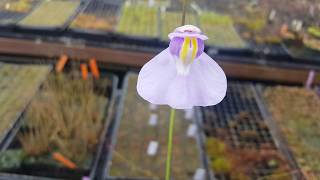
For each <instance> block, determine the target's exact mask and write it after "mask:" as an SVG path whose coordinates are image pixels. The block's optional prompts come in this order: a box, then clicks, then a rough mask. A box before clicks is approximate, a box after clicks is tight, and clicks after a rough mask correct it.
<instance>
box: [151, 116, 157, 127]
mask: <svg viewBox="0 0 320 180" xmlns="http://www.w3.org/2000/svg"><path fill="white" fill-rule="evenodd" d="M157 122H158V115H157V114H151V115H150V117H149V125H150V126H156V125H157Z"/></svg>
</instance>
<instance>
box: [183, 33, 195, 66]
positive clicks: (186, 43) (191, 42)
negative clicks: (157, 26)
mask: <svg viewBox="0 0 320 180" xmlns="http://www.w3.org/2000/svg"><path fill="white" fill-rule="evenodd" d="M190 45H191V47H190ZM190 51H192V52H191V60H194V59H195V57H196V55H197V51H198V42H197V38H190V37H185V38H184V41H183V43H182V47H181V50H180V59H181V60H182V61H183V62H184V63H191V62H192V61H191V62H186V60H187V58H188V53H189V52H190ZM189 58H190V57H189Z"/></svg>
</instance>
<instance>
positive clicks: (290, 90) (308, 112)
mask: <svg viewBox="0 0 320 180" xmlns="http://www.w3.org/2000/svg"><path fill="white" fill-rule="evenodd" d="M264 96H265V98H266V100H267V102H268V105H269V109H270V111H271V113H272V115H273V117H274V119H275V120H276V122H277V123H278V125H279V126H280V128H281V130H282V132H283V133H284V135H285V137H286V139H287V141H288V144H289V147H290V149H291V150H292V152H293V154H294V156H295V158H296V160H297V161H298V164H299V166H300V167H301V168H302V169H303V170H304V171H306V172H308V173H310V174H313V173H314V174H316V173H319V172H320V156H319V152H320V131H319V128H320V121H319V116H320V109H319V106H320V99H319V97H318V95H317V94H316V92H314V91H312V90H306V89H303V88H295V87H284V86H278V87H275V88H268V89H267V90H266V91H265V92H264ZM317 175H319V174H317ZM318 177H319V176H318Z"/></svg>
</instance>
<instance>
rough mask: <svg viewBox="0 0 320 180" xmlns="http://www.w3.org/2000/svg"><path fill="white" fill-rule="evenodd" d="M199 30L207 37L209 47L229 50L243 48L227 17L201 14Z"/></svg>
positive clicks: (243, 45) (231, 22)
mask: <svg viewBox="0 0 320 180" xmlns="http://www.w3.org/2000/svg"><path fill="white" fill-rule="evenodd" d="M199 20H200V28H201V29H202V31H203V32H204V33H205V34H206V35H207V36H208V37H209V39H208V40H207V41H206V42H207V43H208V44H210V45H215V46H219V47H230V48H243V47H245V46H246V45H245V43H244V42H243V41H242V39H241V38H240V37H239V35H238V34H237V32H236V30H235V28H234V26H233V21H232V19H231V18H230V17H229V16H227V15H220V14H217V13H214V12H203V13H202V14H200V15H199Z"/></svg>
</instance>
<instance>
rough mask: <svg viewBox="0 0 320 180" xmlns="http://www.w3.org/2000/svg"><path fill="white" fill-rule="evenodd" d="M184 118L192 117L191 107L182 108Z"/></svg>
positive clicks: (189, 118)
mask: <svg viewBox="0 0 320 180" xmlns="http://www.w3.org/2000/svg"><path fill="white" fill-rule="evenodd" d="M184 112H185V113H184V118H185V119H187V120H191V119H193V115H194V111H193V109H185V110H184Z"/></svg>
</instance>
